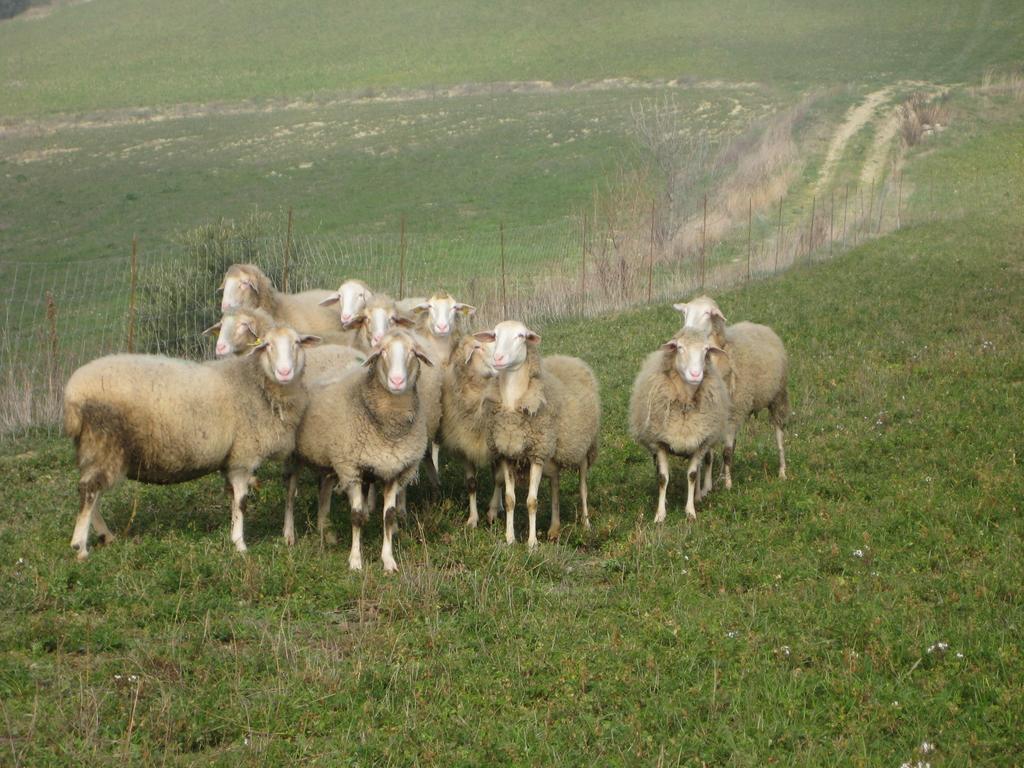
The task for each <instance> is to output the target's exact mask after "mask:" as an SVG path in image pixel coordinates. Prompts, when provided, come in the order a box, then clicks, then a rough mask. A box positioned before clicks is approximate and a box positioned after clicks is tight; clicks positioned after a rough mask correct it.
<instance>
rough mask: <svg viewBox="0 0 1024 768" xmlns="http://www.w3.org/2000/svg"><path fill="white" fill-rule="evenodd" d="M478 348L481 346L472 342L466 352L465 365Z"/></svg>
mask: <svg viewBox="0 0 1024 768" xmlns="http://www.w3.org/2000/svg"><path fill="white" fill-rule="evenodd" d="M478 349H483V347H481V346H480V345H479V344H474V345H473V346H471V347H470V348H469V351H468V352H467V353H466V365H469V361H470V360H472V359H473V355H475V354H476V351H477V350H478Z"/></svg>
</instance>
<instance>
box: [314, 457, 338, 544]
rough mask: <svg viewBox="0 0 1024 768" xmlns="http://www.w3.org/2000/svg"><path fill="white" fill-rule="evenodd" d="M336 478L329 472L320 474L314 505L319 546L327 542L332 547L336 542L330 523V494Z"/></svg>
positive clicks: (336, 538) (336, 537) (335, 535)
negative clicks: (315, 503) (318, 488)
mask: <svg viewBox="0 0 1024 768" xmlns="http://www.w3.org/2000/svg"><path fill="white" fill-rule="evenodd" d="M336 484H337V478H336V477H335V476H334V474H333V473H331V472H324V473H323V474H322V475H320V490H319V493H318V494H317V505H316V529H317V531H318V532H319V533H320V546H323V545H324V544H329V545H331V546H332V547H333V546H334V545H335V544H337V543H338V536H337V534H335V532H334V526H333V525H331V494H332V493H333V492H334V486H335V485H336Z"/></svg>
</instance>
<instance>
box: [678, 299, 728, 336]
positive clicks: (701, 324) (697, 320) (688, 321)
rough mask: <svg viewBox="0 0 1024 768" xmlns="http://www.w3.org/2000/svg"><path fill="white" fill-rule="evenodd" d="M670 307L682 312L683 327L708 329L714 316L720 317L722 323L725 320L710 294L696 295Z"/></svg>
mask: <svg viewBox="0 0 1024 768" xmlns="http://www.w3.org/2000/svg"><path fill="white" fill-rule="evenodd" d="M672 307H673V309H675V310H677V311H679V312H681V313H682V315H683V327H684V328H697V329H698V330H702V331H710V330H711V328H712V323H713V321H714V319H715V318H716V317H717V318H720V319H721V320H722V322H723V323H724V322H727V321H726V319H725V315H723V314H722V310H720V309H719V308H718V304H717V303H716V302H715V300H714V299H712V298H711V297H710V296H698V297H697V298H696V299H694V300H693V301H689V302H685V303H680V304H673V305H672Z"/></svg>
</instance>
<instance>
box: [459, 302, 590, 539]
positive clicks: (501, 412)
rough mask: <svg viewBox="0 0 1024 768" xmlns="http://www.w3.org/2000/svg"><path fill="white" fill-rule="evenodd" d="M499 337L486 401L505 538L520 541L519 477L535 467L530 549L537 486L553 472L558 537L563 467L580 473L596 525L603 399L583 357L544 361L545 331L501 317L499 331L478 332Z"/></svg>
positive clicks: (553, 533)
mask: <svg viewBox="0 0 1024 768" xmlns="http://www.w3.org/2000/svg"><path fill="white" fill-rule="evenodd" d="M474 335H475V336H476V338H477V339H479V340H480V341H484V342H494V351H493V354H492V357H491V365H492V366H493V367H494V369H495V370H496V371H497V372H498V375H497V379H496V386H495V387H493V388H492V391H491V393H490V394H489V396H488V398H487V400H486V401H485V403H486V406H485V412H484V413H485V418H486V419H487V422H488V442H487V445H488V449H489V450H490V451H491V453H492V454H493V455H494V456H495V457H496V458H497V459H498V460H499V463H500V467H501V473H502V476H503V477H504V481H505V541H506V542H508V543H509V544H512V543H514V542H515V530H514V526H513V517H514V514H515V505H516V496H515V494H516V491H515V487H516V476H517V475H518V474H524V475H526V474H527V473H528V477H529V486H528V491H527V497H526V509H527V512H528V514H529V524H530V528H529V538H528V540H527V544H528V546H529V548H530V549H536V547H537V490H538V488H539V487H540V481H541V477H542V475H543V474H548V475H549V476H550V478H551V527H550V528H549V530H548V537H549V538H551V539H554V538H557V536H558V535H559V532H560V530H561V521H560V517H559V501H558V487H559V471H560V470H561V469H565V468H569V467H572V468H576V469H578V470H579V473H580V505H581V510H580V511H581V517H582V521H583V526H584V527H585V528H589V527H590V516H589V513H588V510H587V471H588V469H589V467H590V465H591V464H593V462H594V460H595V458H596V457H597V439H598V432H599V430H600V413H601V403H600V399H599V396H598V386H597V379H596V377H595V376H594V372H593V371H591V370H590V367H589V366H587V364H586V363H584V362H583V361H582V360H580V359H579V358H575V357H564V356H559V357H551V358H546V359H544V360H543V361H542V360H541V356H540V353H539V352H538V351H537V346H538V345H539V344H540V336H538V335H537V334H536V333H534V332H533V331H531V330H530V329H529V328H527V327H526V326H525V325H523V324H522V323H520V322H517V321H514V320H506V321H504V322H501V323H498V325H496V326H495V328H494V330H493V331H486V332H482V333H477V334H474Z"/></svg>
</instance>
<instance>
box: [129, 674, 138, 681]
mask: <svg viewBox="0 0 1024 768" xmlns="http://www.w3.org/2000/svg"><path fill="white" fill-rule="evenodd" d="M128 682H129V683H137V682H139V676H138V675H128Z"/></svg>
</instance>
